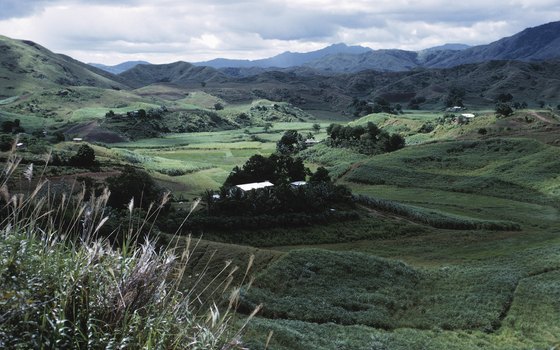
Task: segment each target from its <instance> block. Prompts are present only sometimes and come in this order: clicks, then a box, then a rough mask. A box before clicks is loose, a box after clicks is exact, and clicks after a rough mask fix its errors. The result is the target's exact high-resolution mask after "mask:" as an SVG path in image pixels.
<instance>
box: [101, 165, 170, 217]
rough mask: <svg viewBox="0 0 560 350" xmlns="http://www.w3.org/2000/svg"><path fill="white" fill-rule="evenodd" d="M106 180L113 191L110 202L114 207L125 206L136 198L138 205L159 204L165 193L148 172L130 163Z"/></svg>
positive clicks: (135, 202)
mask: <svg viewBox="0 0 560 350" xmlns="http://www.w3.org/2000/svg"><path fill="white" fill-rule="evenodd" d="M105 182H106V183H107V186H108V187H109V190H110V191H111V196H110V197H109V202H108V204H109V205H110V206H111V207H113V208H119V209H120V208H123V207H125V206H126V205H128V203H129V202H130V199H131V198H134V205H135V206H136V207H142V208H144V209H146V208H148V207H149V206H150V203H156V204H159V203H158V201H160V200H161V197H162V195H163V190H162V189H161V188H160V187H159V186H158V185H157V184H156V183H155V181H154V180H153V179H152V178H151V177H150V175H149V174H148V173H146V172H145V171H142V170H139V169H136V168H134V167H132V166H130V165H127V166H125V168H124V169H123V171H122V172H121V173H120V174H119V175H116V176H111V177H109V178H107V180H105Z"/></svg>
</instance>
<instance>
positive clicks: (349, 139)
mask: <svg viewBox="0 0 560 350" xmlns="http://www.w3.org/2000/svg"><path fill="white" fill-rule="evenodd" d="M327 133H328V135H329V137H328V138H327V142H326V143H327V145H329V146H331V147H341V148H350V149H353V150H355V151H358V152H360V153H363V154H380V153H384V152H392V151H396V150H398V149H400V148H403V147H404V145H405V142H404V138H403V137H401V136H400V135H398V134H392V135H390V134H389V133H387V132H386V131H383V130H380V129H379V128H378V127H377V125H375V124H374V123H372V122H369V123H367V125H366V126H365V127H364V126H362V125H358V126H350V125H348V126H342V125H340V124H331V125H329V126H328V127H327Z"/></svg>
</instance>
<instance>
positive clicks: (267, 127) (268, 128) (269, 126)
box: [263, 122, 272, 133]
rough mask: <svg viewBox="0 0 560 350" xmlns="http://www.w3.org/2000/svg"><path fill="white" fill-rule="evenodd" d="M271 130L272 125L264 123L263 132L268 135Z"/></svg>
mask: <svg viewBox="0 0 560 350" xmlns="http://www.w3.org/2000/svg"><path fill="white" fill-rule="evenodd" d="M271 128H272V123H270V122H267V123H264V126H263V131H264V132H266V133H268V132H269V131H270V129H271Z"/></svg>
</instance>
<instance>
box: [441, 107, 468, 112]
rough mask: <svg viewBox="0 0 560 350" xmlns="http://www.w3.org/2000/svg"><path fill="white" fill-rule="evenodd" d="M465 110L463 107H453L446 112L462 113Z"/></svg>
mask: <svg viewBox="0 0 560 350" xmlns="http://www.w3.org/2000/svg"><path fill="white" fill-rule="evenodd" d="M463 109H464V107H461V106H453V107H449V108H447V109H446V110H445V111H446V112H460V111H462V110H463Z"/></svg>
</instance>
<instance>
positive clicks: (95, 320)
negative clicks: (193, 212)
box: [0, 153, 258, 349]
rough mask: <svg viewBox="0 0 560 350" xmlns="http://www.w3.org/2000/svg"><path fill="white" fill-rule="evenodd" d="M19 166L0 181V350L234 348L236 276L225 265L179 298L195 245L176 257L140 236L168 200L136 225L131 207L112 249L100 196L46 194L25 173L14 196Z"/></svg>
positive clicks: (13, 163) (237, 336) (238, 331)
mask: <svg viewBox="0 0 560 350" xmlns="http://www.w3.org/2000/svg"><path fill="white" fill-rule="evenodd" d="M19 162H20V159H19V158H17V157H16V155H15V153H12V154H11V155H10V157H9V160H8V161H7V163H6V165H5V167H4V169H3V172H2V174H1V178H0V204H1V205H0V213H1V215H2V216H0V262H1V264H0V348H13V349H29V348H34V349H86V348H87V349H98V348H105V349H123V348H127V349H238V348H241V347H242V342H241V335H242V332H243V331H244V327H245V325H246V323H245V324H244V325H243V326H242V327H240V328H239V327H237V328H236V327H235V326H234V325H233V318H234V316H235V308H236V306H237V304H238V298H239V288H234V287H233V286H231V281H232V279H233V277H232V276H233V273H234V272H235V270H236V268H235V267H234V266H230V265H231V264H229V263H226V264H225V265H224V268H223V269H222V271H220V272H219V273H217V275H216V276H213V278H212V283H210V284H207V285H197V284H198V282H194V284H193V285H192V286H190V287H191V288H189V289H188V290H183V289H180V288H179V286H180V282H181V280H182V279H183V276H184V275H185V274H186V271H187V269H188V268H189V264H190V257H191V256H192V251H193V249H195V248H196V245H197V243H196V241H191V240H189V241H188V244H187V245H186V248H183V249H179V248H178V247H177V246H175V247H173V246H164V247H158V245H157V244H156V242H154V241H152V240H149V239H144V238H143V237H140V232H146V230H148V231H149V230H150V229H151V227H152V225H153V221H154V220H156V219H157V217H158V213H159V210H160V209H161V207H162V206H163V205H164V204H165V201H167V200H168V197H164V199H163V200H162V203H159V204H154V205H153V206H152V207H151V208H150V210H148V214H147V215H146V217H145V218H144V220H142V221H141V222H140V224H135V223H137V222H138V221H137V220H133V218H132V216H133V215H134V214H133V213H134V212H135V211H134V203H133V202H131V203H130V205H129V211H130V221H129V222H130V224H129V226H128V227H123V228H121V231H124V232H122V233H119V232H114V233H113V237H124V240H123V241H121V242H119V243H118V245H115V244H114V242H112V240H111V239H110V238H101V237H99V232H100V229H101V227H102V226H103V224H104V223H105V222H106V221H107V220H108V219H109V216H108V214H107V213H108V211H107V208H106V203H107V199H108V198H109V195H110V193H109V192H108V191H105V192H104V193H103V194H101V195H100V196H95V195H93V194H92V195H91V196H90V198H89V199H88V200H85V199H84V198H85V191H83V190H82V191H81V192H78V194H77V195H72V194H71V193H68V194H62V195H54V194H53V193H52V192H51V191H49V187H50V184H49V181H48V180H45V179H42V176H41V175H40V176H39V177H40V179H39V180H38V181H34V179H33V177H34V174H33V167H32V166H28V167H27V168H26V170H25V171H24V172H23V174H22V178H21V180H22V181H26V182H27V183H28V185H29V186H28V191H26V192H27V193H12V192H11V191H10V188H9V187H10V185H11V184H12V183H13V182H14V180H15V178H16V177H17V176H18V168H19V167H18V165H19ZM32 183H33V184H34V183H37V185H36V186H31V184H32ZM187 217H188V216H187ZM185 220H186V219H185ZM246 274H247V271H246ZM205 280H207V279H205ZM198 281H202V278H200V279H199V280H198ZM257 310H258V309H256V310H255V312H253V314H252V315H251V316H250V317H249V318H248V319H250V318H251V317H252V316H253V315H254V314H255V313H256V311H257Z"/></svg>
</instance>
